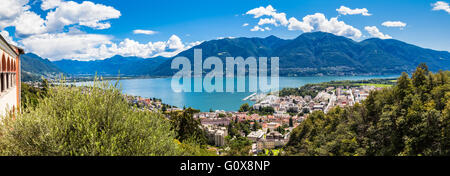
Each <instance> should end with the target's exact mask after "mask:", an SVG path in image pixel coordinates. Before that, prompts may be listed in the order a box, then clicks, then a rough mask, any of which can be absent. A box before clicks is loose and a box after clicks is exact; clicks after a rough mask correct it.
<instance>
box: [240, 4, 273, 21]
mask: <svg viewBox="0 0 450 176" xmlns="http://www.w3.org/2000/svg"><path fill="white" fill-rule="evenodd" d="M275 11H276V10H275V9H274V8H273V7H272V6H271V5H268V6H267V7H262V6H261V7H258V8H254V9H252V10H249V11H248V12H247V13H245V14H247V15H254V18H259V17H261V16H265V15H266V16H272V15H273V14H274V13H276V12H275Z"/></svg>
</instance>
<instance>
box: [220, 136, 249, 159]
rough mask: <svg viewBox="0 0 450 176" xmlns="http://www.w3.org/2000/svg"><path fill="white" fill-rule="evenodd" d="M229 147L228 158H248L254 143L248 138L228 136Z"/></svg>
mask: <svg viewBox="0 0 450 176" xmlns="http://www.w3.org/2000/svg"><path fill="white" fill-rule="evenodd" d="M226 140H227V147H229V150H228V151H226V155H228V156H248V155H249V151H250V149H251V147H252V146H251V145H252V142H251V141H250V140H249V139H247V138H246V137H242V136H239V137H235V138H231V136H227V138H226Z"/></svg>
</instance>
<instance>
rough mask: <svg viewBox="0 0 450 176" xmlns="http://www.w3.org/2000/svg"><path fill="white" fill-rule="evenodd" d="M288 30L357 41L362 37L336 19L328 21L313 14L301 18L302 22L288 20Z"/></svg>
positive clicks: (321, 16) (320, 15)
mask: <svg viewBox="0 0 450 176" xmlns="http://www.w3.org/2000/svg"><path fill="white" fill-rule="evenodd" d="M288 29H289V30H302V31H303V32H312V31H322V32H329V33H332V34H335V35H340V36H345V37H349V38H353V39H358V38H360V37H361V36H362V33H361V31H360V30H359V29H356V28H355V27H353V26H350V25H348V24H345V22H343V21H339V20H338V18H337V17H334V18H331V19H330V20H328V19H327V18H326V17H325V15H324V14H322V13H315V14H314V15H307V16H305V17H303V21H299V20H297V19H296V18H294V17H292V18H290V19H289V26H288Z"/></svg>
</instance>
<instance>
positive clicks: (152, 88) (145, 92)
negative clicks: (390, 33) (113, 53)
mask: <svg viewBox="0 0 450 176" xmlns="http://www.w3.org/2000/svg"><path fill="white" fill-rule="evenodd" d="M393 77H397V75H392V76H320V77H280V78H279V87H280V89H281V88H285V87H299V86H302V85H305V84H308V83H320V82H328V81H332V80H367V79H373V78H393ZM231 79H232V78H231ZM171 80H172V79H171V78H151V79H128V80H121V81H120V83H121V85H122V88H123V93H125V94H129V95H136V96H142V97H149V98H150V97H156V98H160V99H162V101H163V102H164V103H166V104H170V105H175V106H177V107H183V106H186V107H193V108H196V109H200V110H201V111H209V109H213V110H225V111H237V110H238V109H239V107H240V105H241V104H243V103H249V104H252V102H251V101H248V100H247V101H243V100H242V99H243V98H245V97H247V96H249V95H251V94H252V92H249V91H248V90H247V91H246V92H234V93H229V92H179V93H177V92H174V91H173V90H172V87H171ZM224 81H225V80H224ZM192 85H193V84H192ZM224 85H225V84H224ZM235 85H236V84H235ZM246 87H248V82H247V85H246Z"/></svg>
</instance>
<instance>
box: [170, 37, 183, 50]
mask: <svg viewBox="0 0 450 176" xmlns="http://www.w3.org/2000/svg"><path fill="white" fill-rule="evenodd" d="M167 45H168V47H169V49H172V50H179V49H183V48H184V44H183V42H181V39H180V37H178V36H176V35H172V36H170V38H169V41H167Z"/></svg>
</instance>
